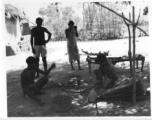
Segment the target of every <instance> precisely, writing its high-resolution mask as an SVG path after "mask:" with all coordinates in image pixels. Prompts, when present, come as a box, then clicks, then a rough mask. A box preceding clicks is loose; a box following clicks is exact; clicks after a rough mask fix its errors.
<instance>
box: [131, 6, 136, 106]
mask: <svg viewBox="0 0 152 120" xmlns="http://www.w3.org/2000/svg"><path fill="white" fill-rule="evenodd" d="M132 12H133V14H132V15H133V17H132V18H133V104H136V77H135V47H136V46H135V33H136V32H135V27H136V26H135V7H134V6H133V11H132Z"/></svg>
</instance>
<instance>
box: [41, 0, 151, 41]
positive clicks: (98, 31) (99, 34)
mask: <svg viewBox="0 0 152 120" xmlns="http://www.w3.org/2000/svg"><path fill="white" fill-rule="evenodd" d="M61 4H62V3H51V4H48V6H47V7H46V8H41V9H40V10H39V13H40V14H41V15H42V17H43V19H44V26H45V27H47V28H48V30H49V31H50V32H52V33H53V40H55V41H58V40H66V38H65V29H67V28H68V22H69V20H73V21H74V22H75V25H76V26H78V33H79V39H80V40H103V39H104V40H105V39H118V38H123V37H125V36H123V35H125V34H126V33H127V29H124V26H125V25H124V22H123V19H122V18H120V17H119V16H117V15H115V14H114V13H112V12H111V11H108V10H106V9H104V8H102V7H101V6H97V5H95V4H93V3H89V2H86V3H85V2H84V3H79V5H80V7H81V8H83V12H82V14H83V18H82V17H80V15H78V14H76V12H77V11H76V10H75V9H73V8H72V7H70V6H66V7H61ZM100 4H103V5H104V6H106V7H108V8H110V9H112V10H114V11H117V12H122V9H123V6H126V7H127V6H128V5H131V2H130V1H122V2H115V3H114V2H100ZM147 14H148V7H146V8H145V9H144V15H147ZM139 24H140V25H141V26H145V25H146V26H148V21H147V17H145V18H144V17H143V19H142V20H140V21H139ZM137 36H138V35H137Z"/></svg>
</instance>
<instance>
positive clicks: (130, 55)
mask: <svg viewBox="0 0 152 120" xmlns="http://www.w3.org/2000/svg"><path fill="white" fill-rule="evenodd" d="M129 20H130V21H131V14H130V12H129ZM128 32H129V51H128V56H129V60H130V74H131V77H132V76H133V73H132V60H131V59H132V53H131V33H130V27H128Z"/></svg>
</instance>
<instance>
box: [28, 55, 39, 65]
mask: <svg viewBox="0 0 152 120" xmlns="http://www.w3.org/2000/svg"><path fill="white" fill-rule="evenodd" d="M26 63H27V64H28V65H29V64H32V63H37V62H36V59H35V58H34V57H32V56H30V57H28V58H27V59H26Z"/></svg>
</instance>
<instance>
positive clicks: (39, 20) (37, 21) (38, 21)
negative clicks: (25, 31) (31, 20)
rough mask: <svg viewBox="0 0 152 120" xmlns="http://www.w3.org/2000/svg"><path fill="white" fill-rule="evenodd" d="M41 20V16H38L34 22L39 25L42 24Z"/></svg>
mask: <svg viewBox="0 0 152 120" xmlns="http://www.w3.org/2000/svg"><path fill="white" fill-rule="evenodd" d="M42 22H43V19H42V18H40V17H38V18H37V19H36V24H37V26H41V25H42Z"/></svg>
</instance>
